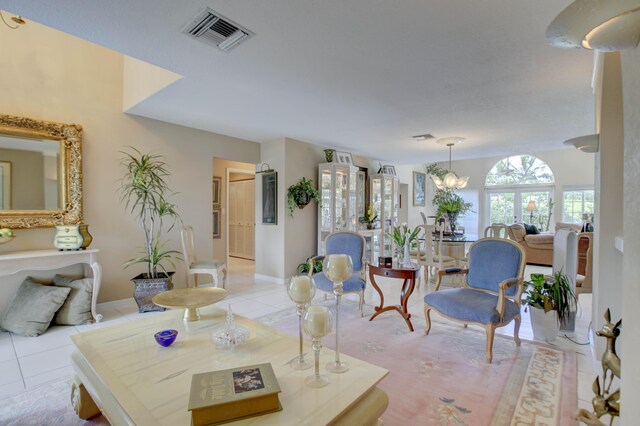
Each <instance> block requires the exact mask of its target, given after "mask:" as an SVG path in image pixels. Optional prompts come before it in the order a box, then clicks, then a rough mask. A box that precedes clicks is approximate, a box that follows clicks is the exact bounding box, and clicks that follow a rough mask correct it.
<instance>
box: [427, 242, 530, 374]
mask: <svg viewBox="0 0 640 426" xmlns="http://www.w3.org/2000/svg"><path fill="white" fill-rule="evenodd" d="M524 267H525V253H524V249H523V248H522V247H521V246H520V245H519V244H518V243H516V242H514V241H512V240H507V239H504V238H483V239H481V240H478V241H476V242H475V243H473V244H472V245H471V248H470V249H469V268H468V269H467V268H464V269H461V270H460V271H458V272H457V274H459V275H461V276H462V277H463V278H465V280H464V287H462V288H450V289H445V290H439V289H438V287H436V290H434V291H432V292H430V293H428V294H427V295H426V296H425V297H424V317H425V321H426V326H425V334H427V335H428V334H429V331H430V330H431V317H430V313H431V311H432V310H434V311H436V312H438V313H439V314H440V315H442V316H443V317H445V318H446V319H449V320H452V321H457V322H461V323H462V324H464V326H465V327H466V326H467V325H468V324H477V325H480V326H482V327H484V329H485V332H486V335H487V340H486V360H487V363H491V361H492V358H493V338H494V335H495V330H496V328H498V327H504V326H505V325H507V324H509V323H510V322H511V321H514V323H515V325H514V331H513V339H514V340H515V342H516V346H520V337H519V336H518V332H519V330H520V319H521V316H520V305H521V299H522V292H523V290H524ZM452 273H453V272H452Z"/></svg>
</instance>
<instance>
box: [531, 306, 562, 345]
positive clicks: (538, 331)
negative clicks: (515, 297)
mask: <svg viewBox="0 0 640 426" xmlns="http://www.w3.org/2000/svg"><path fill="white" fill-rule="evenodd" d="M528 309H529V315H530V316H531V328H532V329H533V338H534V339H536V340H542V341H544V342H553V341H554V340H556V337H557V336H558V330H560V326H559V324H558V313H557V312H556V311H549V312H545V311H544V309H539V308H532V307H531V306H529V308H528Z"/></svg>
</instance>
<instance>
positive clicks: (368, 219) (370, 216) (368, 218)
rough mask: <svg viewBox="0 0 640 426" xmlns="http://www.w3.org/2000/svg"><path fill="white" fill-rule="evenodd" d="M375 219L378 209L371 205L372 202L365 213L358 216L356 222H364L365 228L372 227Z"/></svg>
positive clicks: (376, 218)
mask: <svg viewBox="0 0 640 426" xmlns="http://www.w3.org/2000/svg"><path fill="white" fill-rule="evenodd" d="M376 220H378V211H377V210H376V208H375V207H374V206H373V203H371V204H369V208H368V209H367V212H366V213H365V215H364V216H362V217H361V218H359V219H358V222H360V223H364V224H366V225H367V229H373V228H374V224H375V222H376Z"/></svg>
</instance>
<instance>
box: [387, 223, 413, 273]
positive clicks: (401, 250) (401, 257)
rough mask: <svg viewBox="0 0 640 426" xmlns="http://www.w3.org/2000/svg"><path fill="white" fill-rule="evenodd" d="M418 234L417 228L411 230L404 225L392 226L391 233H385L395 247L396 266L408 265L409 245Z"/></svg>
mask: <svg viewBox="0 0 640 426" xmlns="http://www.w3.org/2000/svg"><path fill="white" fill-rule="evenodd" d="M419 233H420V227H419V226H416V228H415V229H411V228H409V227H408V226H407V225H406V224H402V225H400V226H394V227H393V229H392V230H391V232H389V233H387V236H388V237H389V238H391V240H393V243H394V244H395V246H396V249H397V258H398V266H401V265H404V264H408V263H409V259H408V257H409V248H410V246H411V244H412V243H413V242H414V241H416V239H417V238H418V234H419Z"/></svg>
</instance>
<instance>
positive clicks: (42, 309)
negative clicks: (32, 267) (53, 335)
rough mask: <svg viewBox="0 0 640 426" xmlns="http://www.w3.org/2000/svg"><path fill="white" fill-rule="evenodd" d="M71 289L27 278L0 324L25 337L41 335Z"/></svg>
mask: <svg viewBox="0 0 640 426" xmlns="http://www.w3.org/2000/svg"><path fill="white" fill-rule="evenodd" d="M70 291H71V289H70V288H66V287H54V286H50V285H42V284H39V283H37V282H35V281H33V279H32V278H31V277H28V278H27V279H25V280H24V281H23V282H22V284H21V285H20V288H19V289H18V293H16V296H15V297H14V298H13V301H12V302H11V305H9V308H7V310H6V311H5V313H4V315H3V316H2V320H1V321H0V327H2V328H3V329H5V330H7V331H11V332H12V333H16V334H20V335H22V336H31V337H33V336H39V335H41V334H42V333H44V332H45V331H47V328H48V327H49V324H50V323H51V320H52V319H53V316H54V315H55V313H56V311H57V310H58V309H60V306H62V304H63V303H64V301H65V300H66V299H67V296H68V295H69V292H70Z"/></svg>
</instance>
